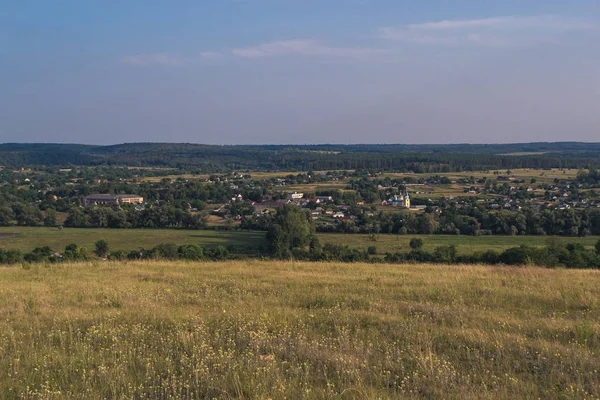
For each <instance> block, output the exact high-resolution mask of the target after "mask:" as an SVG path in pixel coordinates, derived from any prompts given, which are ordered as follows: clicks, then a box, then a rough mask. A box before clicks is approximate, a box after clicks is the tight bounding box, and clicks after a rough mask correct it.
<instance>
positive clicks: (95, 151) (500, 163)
mask: <svg viewBox="0 0 600 400" xmlns="http://www.w3.org/2000/svg"><path fill="white" fill-rule="evenodd" d="M515 153H517V154H518V153H528V154H529V155H527V156H526V157H524V156H518V155H510V154H515ZM599 156H600V143H577V142H563V143H527V144H495V145H471V144H455V145H368V144H365V145H287V146H283V145H282V146H270V145H264V146H258V145H256V146H215V145H199V144H186V143H131V144H121V145H114V146H87V145H72V144H11V143H8V144H0V165H4V166H9V167H22V166H33V165H57V166H68V165H80V166H85V165H127V166H140V167H153V166H154V167H173V168H180V169H199V170H200V171H203V172H223V171H230V170H268V171H273V170H288V171H289V170H298V171H310V170H331V169H336V170H339V169H375V170H404V171H414V172H427V173H434V172H450V171H477V170H490V169H509V168H511V169H515V168H589V167H595V166H599V165H600V157H599Z"/></svg>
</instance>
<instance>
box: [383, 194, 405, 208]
mask: <svg viewBox="0 0 600 400" xmlns="http://www.w3.org/2000/svg"><path fill="white" fill-rule="evenodd" d="M387 204H389V205H392V206H395V207H401V208H410V196H409V195H408V192H406V193H404V196H398V195H396V196H394V197H392V198H391V199H388V201H387Z"/></svg>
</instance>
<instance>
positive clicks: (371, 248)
mask: <svg viewBox="0 0 600 400" xmlns="http://www.w3.org/2000/svg"><path fill="white" fill-rule="evenodd" d="M367 254H369V255H370V256H374V255H375V254H377V247H376V246H369V247H368V248H367Z"/></svg>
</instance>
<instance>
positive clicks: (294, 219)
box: [267, 204, 315, 258]
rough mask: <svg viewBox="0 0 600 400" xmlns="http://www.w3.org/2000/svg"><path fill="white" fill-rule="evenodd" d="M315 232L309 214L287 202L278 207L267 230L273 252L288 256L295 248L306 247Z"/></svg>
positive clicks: (275, 254) (284, 256) (278, 255)
mask: <svg viewBox="0 0 600 400" xmlns="http://www.w3.org/2000/svg"><path fill="white" fill-rule="evenodd" d="M314 234H315V227H314V224H313V222H312V219H311V218H310V216H309V214H308V213H306V212H304V211H303V210H302V209H300V208H298V207H297V206H295V205H291V204H285V205H283V206H281V207H279V208H278V209H277V214H276V215H275V217H274V218H273V221H272V223H271V226H270V227H269V230H268V232H267V241H268V242H269V248H270V250H271V254H273V255H274V256H276V257H279V258H287V257H290V256H291V255H292V251H293V250H302V249H304V248H305V247H306V246H307V245H308V244H309V243H310V241H311V239H312V238H313V236H314Z"/></svg>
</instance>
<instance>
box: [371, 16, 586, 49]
mask: <svg viewBox="0 0 600 400" xmlns="http://www.w3.org/2000/svg"><path fill="white" fill-rule="evenodd" d="M595 27H596V24H594V23H593V22H590V21H584V20H576V19H566V18H561V17H557V16H551V15H542V16H506V17H495V18H481V19H468V20H444V21H435V22H426V23H422V24H409V25H405V26H403V27H400V28H390V27H387V28H382V29H380V32H379V33H380V36H381V37H382V38H385V39H392V40H401V41H407V42H414V43H420V44H464V43H474V44H491V45H510V44H519V43H520V44H528V43H531V42H537V41H540V40H544V39H548V38H552V37H555V36H556V35H560V34H563V33H567V32H573V31H586V30H592V29H595Z"/></svg>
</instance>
